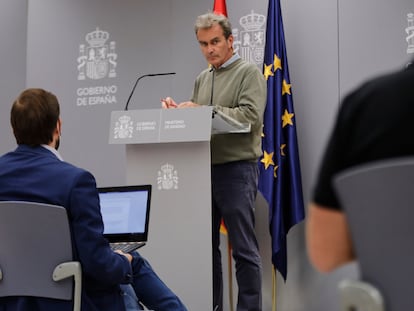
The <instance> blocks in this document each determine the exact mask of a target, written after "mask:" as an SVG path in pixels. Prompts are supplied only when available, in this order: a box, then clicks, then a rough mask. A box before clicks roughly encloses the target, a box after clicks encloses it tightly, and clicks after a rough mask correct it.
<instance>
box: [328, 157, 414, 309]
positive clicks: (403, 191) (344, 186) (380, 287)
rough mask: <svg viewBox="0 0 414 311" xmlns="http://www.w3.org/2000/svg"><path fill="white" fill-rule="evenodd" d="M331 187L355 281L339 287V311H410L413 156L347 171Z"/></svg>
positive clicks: (413, 246)
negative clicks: (347, 236)
mask: <svg viewBox="0 0 414 311" xmlns="http://www.w3.org/2000/svg"><path fill="white" fill-rule="evenodd" d="M334 187H335V190H336V191H337V194H338V197H339V200H340V202H341V204H342V206H343V209H344V212H345V215H346V217H347V221H348V223H349V228H350V233H351V237H352V241H353V245H354V250H355V253H356V257H357V260H358V263H359V267H360V278H361V280H359V281H358V280H345V281H343V282H341V284H340V288H339V290H340V294H341V297H342V299H343V309H342V310H363V311H365V310H370V311H374V310H375V311H377V310H378V311H379V310H381V311H382V310H387V311H407V310H411V309H412V308H413V306H414V292H413V289H412V286H413V282H414V265H413V264H414V243H413V239H414V157H405V158H395V159H389V160H382V161H377V162H372V163H369V164H365V165H361V166H358V167H354V168H350V169H348V170H346V171H344V172H341V173H340V174H338V175H337V176H335V178H334ZM355 308H357V309H355Z"/></svg>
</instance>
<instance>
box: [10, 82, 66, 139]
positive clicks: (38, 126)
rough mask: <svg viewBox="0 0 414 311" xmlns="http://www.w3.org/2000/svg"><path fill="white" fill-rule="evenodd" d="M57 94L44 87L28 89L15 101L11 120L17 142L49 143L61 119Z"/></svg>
mask: <svg viewBox="0 0 414 311" xmlns="http://www.w3.org/2000/svg"><path fill="white" fill-rule="evenodd" d="M59 115H60V108H59V102H58V100H57V98H56V96H55V95H54V94H52V93H50V92H48V91H45V90H43V89H36V88H31V89H26V90H24V91H23V92H22V93H21V94H20V95H19V97H17V99H16V100H15V101H14V103H13V106H12V108H11V114H10V122H11V126H12V128H13V133H14V136H15V137H16V142H17V144H19V145H20V144H25V145H29V146H37V145H41V144H49V143H50V142H51V141H52V140H53V132H54V131H55V129H56V126H57V122H58V120H59Z"/></svg>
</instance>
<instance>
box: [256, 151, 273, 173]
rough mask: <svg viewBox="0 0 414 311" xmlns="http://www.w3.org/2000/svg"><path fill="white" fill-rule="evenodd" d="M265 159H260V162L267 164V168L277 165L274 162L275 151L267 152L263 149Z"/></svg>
mask: <svg viewBox="0 0 414 311" xmlns="http://www.w3.org/2000/svg"><path fill="white" fill-rule="evenodd" d="M263 153H264V154H263V159H261V160H260V162H262V163H263V164H264V166H265V169H266V170H267V168H268V167H269V166H270V165H275V163H274V162H273V154H274V152H271V153H267V152H266V151H263Z"/></svg>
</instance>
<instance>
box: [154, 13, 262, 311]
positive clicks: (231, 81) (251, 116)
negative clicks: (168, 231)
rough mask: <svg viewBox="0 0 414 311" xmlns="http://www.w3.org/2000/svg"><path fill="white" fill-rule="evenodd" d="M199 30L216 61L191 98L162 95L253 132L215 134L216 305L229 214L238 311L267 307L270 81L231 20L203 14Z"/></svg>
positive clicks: (169, 103) (217, 306)
mask: <svg viewBox="0 0 414 311" xmlns="http://www.w3.org/2000/svg"><path fill="white" fill-rule="evenodd" d="M195 33H196V37H197V40H198V42H199V45H200V49H201V52H202V53H203V55H204V57H205V58H206V60H207V62H208V63H209V64H210V65H211V67H210V68H207V69H205V70H204V71H203V72H201V73H200V75H199V76H198V77H197V79H196V81H195V86H194V90H193V94H192V97H191V100H190V101H186V102H182V103H180V104H177V103H176V102H175V101H174V100H173V99H172V98H170V97H167V98H166V99H164V100H162V106H163V108H186V107H200V106H203V105H204V106H205V105H210V106H212V107H213V111H220V112H222V113H224V114H226V115H228V116H230V117H232V118H234V119H236V120H237V121H239V122H241V123H250V124H251V132H250V133H243V134H220V135H213V136H212V137H211V150H212V152H211V153H212V154H211V157H212V158H211V161H212V171H211V174H212V175H211V178H212V202H213V206H212V211H213V221H212V223H213V308H214V310H215V311H221V310H223V280H222V266H221V254H220V249H219V243H220V222H221V219H222V218H223V220H224V223H225V225H226V228H227V232H228V236H229V239H230V243H231V246H232V251H233V257H234V260H235V262H236V278H237V285H238V289H239V293H238V302H237V311H242V310H249V311H257V310H261V309H262V300H261V299H262V298H261V282H262V279H261V273H262V264H261V258H260V254H259V250H258V243H257V240H256V236H255V229H254V225H255V217H254V204H255V199H256V194H257V184H258V165H257V161H258V158H259V157H260V156H261V154H262V148H261V133H262V123H263V113H264V109H265V104H266V81H265V79H264V76H263V74H262V73H261V72H260V70H259V68H258V67H257V66H256V65H254V64H250V63H247V62H245V61H244V60H242V59H241V58H240V56H239V55H237V54H235V53H234V51H233V40H234V38H233V35H232V28H231V24H230V22H229V20H228V19H227V18H226V17H224V16H222V15H216V14H213V13H207V14H204V15H200V16H199V17H198V18H197V20H196V23H195Z"/></svg>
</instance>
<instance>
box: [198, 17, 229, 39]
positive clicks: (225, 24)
mask: <svg viewBox="0 0 414 311" xmlns="http://www.w3.org/2000/svg"><path fill="white" fill-rule="evenodd" d="M215 24H218V25H220V27H221V28H222V29H223V34H224V37H225V38H226V39H228V38H229V37H230V35H231V34H232V29H231V23H230V21H229V20H228V18H227V17H225V16H224V15H221V14H220V15H219V14H215V13H212V12H208V13H206V14H203V15H200V16H198V17H197V19H196V21H195V25H194V31H195V33H196V35H197V32H198V30H199V29H208V28H211V27H212V26H213V25H215Z"/></svg>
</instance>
